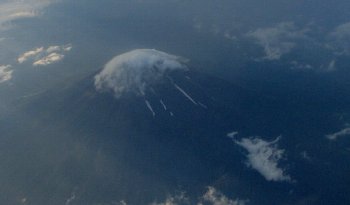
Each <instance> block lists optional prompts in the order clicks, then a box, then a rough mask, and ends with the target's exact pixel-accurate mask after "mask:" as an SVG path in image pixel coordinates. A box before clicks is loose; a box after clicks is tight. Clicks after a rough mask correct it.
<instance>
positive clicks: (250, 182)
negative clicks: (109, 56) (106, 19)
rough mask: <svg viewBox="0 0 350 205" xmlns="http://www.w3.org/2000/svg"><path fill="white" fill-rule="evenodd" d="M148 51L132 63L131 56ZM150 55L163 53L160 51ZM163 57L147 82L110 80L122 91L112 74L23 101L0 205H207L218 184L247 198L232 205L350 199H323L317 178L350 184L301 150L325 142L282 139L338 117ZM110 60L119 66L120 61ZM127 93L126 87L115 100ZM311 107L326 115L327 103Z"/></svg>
mask: <svg viewBox="0 0 350 205" xmlns="http://www.w3.org/2000/svg"><path fill="white" fill-rule="evenodd" d="M138 52H139V51H137V53H136V54H135V53H131V54H132V55H131V56H133V57H132V58H134V56H138V55H140V53H138ZM143 52H144V50H143V51H141V56H142V55H143V54H145V53H143ZM145 52H146V54H147V55H148V54H151V55H154V51H149V50H146V51H145ZM158 54H159V53H157V52H156V56H158ZM163 55H167V54H161V56H162V59H161V60H159V59H157V58H156V57H154V58H153V57H152V59H155V60H154V62H156V63H154V62H153V61H152V62H151V63H150V64H146V66H145V64H142V67H143V68H144V69H145V70H142V74H140V75H139V73H138V72H140V71H138V70H137V69H136V70H135V72H134V71H133V73H131V74H130V73H129V70H127V71H123V72H127V73H123V72H122V73H117V74H115V75H117V76H113V75H112V76H109V77H111V78H110V79H112V82H113V83H112V84H108V85H112V87H108V86H107V87H105V88H104V89H101V87H99V86H98V84H97V83H96V82H97V80H98V79H101V78H98V77H97V76H100V77H101V73H104V72H105V73H106V68H108V65H110V64H107V65H106V67H105V68H104V69H102V70H101V71H99V72H97V73H92V74H89V75H88V76H87V77H83V78H81V79H79V80H76V81H74V82H70V83H65V86H63V87H59V86H58V87H55V88H52V89H48V90H47V91H45V92H42V93H39V94H37V95H33V96H30V97H27V98H21V99H18V100H17V101H16V102H15V103H13V110H14V111H13V112H10V114H8V115H7V116H6V117H3V118H2V122H3V123H1V124H2V127H1V128H2V130H3V140H4V143H3V144H2V146H3V147H2V151H1V152H2V156H3V157H4V159H7V160H5V164H4V166H3V167H4V168H3V169H2V172H3V174H2V175H1V176H5V177H3V178H2V179H1V180H3V183H2V184H3V185H4V186H3V188H1V189H0V191H1V192H3V193H6V194H5V196H7V197H8V198H7V197H6V198H1V199H0V201H7V202H8V204H18V203H22V202H23V203H22V204H39V205H41V204H50V205H55V204H123V203H124V204H125V203H126V202H127V204H151V203H152V202H160V201H165V200H167V199H166V197H167V196H168V197H169V196H170V197H171V196H174V195H176V193H182V192H183V191H184V192H186V193H185V195H186V196H187V197H188V198H187V199H186V200H187V201H186V203H189V204H196V203H197V202H196V201H197V200H198V198H200V199H201V200H204V199H205V197H204V198H203V197H202V196H205V195H204V194H205V192H206V190H207V189H208V188H207V187H208V186H209V187H216V188H217V189H218V190H221V191H222V192H223V193H227V194H226V195H227V197H230V198H234V199H242V201H234V200H231V202H230V201H229V200H228V198H220V199H221V200H224V199H225V200H228V202H227V204H248V202H249V204H271V200H273V201H275V203H274V204H283V203H286V204H289V203H290V202H293V204H296V203H299V202H300V203H301V204H302V203H309V204H314V203H318V202H319V200H320V199H322V200H325V201H327V200H333V198H332V197H328V196H322V193H324V192H325V191H327V192H328V193H329V192H330V193H334V194H336V196H337V197H338V199H339V200H344V199H346V198H347V196H344V195H342V192H340V193H339V192H338V193H336V192H337V190H338V188H339V187H337V188H334V189H333V188H332V187H329V188H328V189H326V190H317V184H318V183H319V181H318V177H321V178H323V179H327V180H330V181H332V182H334V183H338V186H340V187H342V186H344V187H346V185H345V184H346V181H347V180H348V179H345V181H344V182H340V180H341V178H342V176H344V175H343V172H341V173H338V175H332V177H329V176H328V175H327V173H322V172H321V173H320V175H319V176H312V174H313V170H315V169H317V167H322V168H324V166H330V165H325V164H323V162H322V163H321V165H315V164H313V163H315V162H309V161H308V158H311V157H310V156H309V155H308V154H307V152H302V151H305V149H307V148H310V145H309V144H313V143H316V142H319V138H316V137H309V138H308V141H307V142H306V141H305V139H304V138H303V137H294V138H293V137H289V138H288V136H287V137H285V136H283V135H284V134H285V133H292V132H294V133H296V134H297V133H298V131H297V129H300V130H301V131H305V130H307V129H309V128H310V127H312V126H313V125H314V124H317V123H318V122H317V121H316V120H314V121H312V119H320V120H323V122H327V120H326V119H327V117H328V115H329V114H328V113H329V112H328V111H324V112H311V111H310V106H309V105H308V104H305V103H304V102H305V101H304V100H305V98H307V96H303V97H304V98H303V101H299V100H295V101H288V100H286V99H283V98H281V97H280V96H271V95H266V94H263V93H261V92H257V91H254V90H248V89H245V88H242V87H239V86H237V85H235V84H233V83H230V82H227V81H225V80H223V79H220V78H217V77H213V76H210V75H209V74H205V73H202V72H200V71H198V70H197V69H195V68H191V67H190V66H186V67H182V66H184V65H182V64H181V65H180V64H179V65H176V66H180V67H182V68H183V69H170V70H164V69H163V68H165V67H162V66H164V65H166V64H167V63H169V62H170V63H171V64H172V65H173V62H172V60H173V59H177V58H174V57H173V56H170V57H169V56H166V58H165V59H163V57H164V56H163ZM129 57H130V53H129V54H127V59H129ZM117 58H118V59H117V61H118V62H117V64H119V63H120V62H119V60H120V56H119V57H117ZM137 58H138V59H139V57H137ZM169 59H170V60H169ZM123 60H125V58H124V57H123ZM134 60H135V59H134ZM167 60H169V61H167ZM111 62H114V63H113V65H114V66H115V59H114V61H113V60H112V61H111ZM125 62H128V61H125ZM125 62H123V63H122V65H123V66H125ZM133 62H135V61H133ZM142 62H145V61H142ZM146 62H148V63H149V61H146ZM179 62H180V61H179ZM181 62H182V61H181ZM117 67H118V66H117ZM107 71H108V70H107ZM113 72H115V71H114V70H113ZM113 72H112V73H113ZM107 73H108V74H110V73H111V72H107ZM150 74H151V75H150ZM125 76H127V78H126V77H125ZM130 76H131V79H130ZM154 76H157V77H154ZM105 79H107V78H105ZM116 79H118V80H119V82H123V84H121V83H119V82H114V81H113V80H116ZM125 79H126V80H125ZM124 80H125V81H124ZM108 82H110V81H108ZM116 85H117V86H119V87H118V88H120V87H123V89H117V91H118V92H117V93H116V89H114V88H115V87H113V86H116ZM139 85H142V86H141V87H139ZM128 86H129V87H128ZM102 87H103V86H102ZM112 88H113V89H112ZM141 88H142V89H141ZM121 90H122V92H121ZM124 91H125V92H124ZM312 106H314V108H315V109H317V107H322V106H323V104H322V103H320V104H317V103H313V105H312ZM5 119H7V120H5ZM8 119H12V120H8ZM5 128H6V129H5ZM301 131H300V132H301ZM280 135H282V137H281V138H277V137H278V136H280ZM260 136H263V137H260ZM277 143H278V144H277ZM317 146H318V148H322V151H320V150H316V152H319V153H318V154H319V155H318V156H323V155H325V158H326V159H327V156H326V155H328V152H329V151H330V150H331V149H332V148H330V147H328V146H327V145H317ZM301 152H302V153H304V155H303V157H302V156H301V155H300V153H301ZM286 156H288V158H287V157H286ZM328 158H329V159H330V158H331V156H330V155H328ZM287 159H288V161H287ZM254 160H255V161H254ZM291 161H292V162H291ZM246 165H248V166H246ZM301 172H303V175H301V174H300V173H301ZM271 173H272V175H271ZM273 174H275V175H273ZM334 176H335V177H334ZM306 178H309V180H306ZM4 179H12V180H10V181H6V180H4ZM266 187H269V189H266ZM322 187H324V186H322ZM1 196H3V195H1ZM9 196H11V197H9ZM180 196H182V195H181V194H180ZM174 197H175V196H174ZM201 197H202V198H201ZM222 197H223V196H222ZM175 198H176V197H175ZM10 199H11V200H10ZM13 199H17V201H13ZM170 199H171V198H170ZM170 199H169V198H168V200H170ZM173 199H174V198H173ZM170 201H171V200H170ZM172 203H173V204H176V203H175V202H172ZM186 203H185V202H182V204H186ZM207 203H208V204H215V203H214V201H213V200H212V201H210V200H207V201H206V203H205V204H207ZM167 204H170V202H169V203H167ZM179 204H181V203H179Z"/></svg>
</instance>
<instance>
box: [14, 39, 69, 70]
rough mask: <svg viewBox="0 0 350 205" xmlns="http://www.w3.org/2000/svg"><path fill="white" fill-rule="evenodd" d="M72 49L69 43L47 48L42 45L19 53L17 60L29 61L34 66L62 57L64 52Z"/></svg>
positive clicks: (59, 59) (47, 63) (20, 61)
mask: <svg viewBox="0 0 350 205" xmlns="http://www.w3.org/2000/svg"><path fill="white" fill-rule="evenodd" d="M71 49H72V46H71V45H70V44H67V45H62V46H49V47H48V48H47V49H45V48H44V47H40V48H35V49H33V50H30V51H27V52H25V53H23V54H22V55H20V56H19V57H18V59H17V62H18V63H20V64H22V63H25V62H27V61H30V62H31V63H32V64H33V65H34V66H45V65H49V64H52V63H55V62H58V61H61V60H62V59H63V58H64V54H65V53H66V52H68V51H70V50H71Z"/></svg>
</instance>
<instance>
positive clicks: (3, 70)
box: [0, 65, 13, 83]
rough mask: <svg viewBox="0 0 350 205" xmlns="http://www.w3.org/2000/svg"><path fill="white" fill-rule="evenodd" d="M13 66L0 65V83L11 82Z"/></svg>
mask: <svg viewBox="0 0 350 205" xmlns="http://www.w3.org/2000/svg"><path fill="white" fill-rule="evenodd" d="M11 67H12V66H11V65H0V83H3V82H6V81H8V80H11V78H12V72H13V70H12V69H11Z"/></svg>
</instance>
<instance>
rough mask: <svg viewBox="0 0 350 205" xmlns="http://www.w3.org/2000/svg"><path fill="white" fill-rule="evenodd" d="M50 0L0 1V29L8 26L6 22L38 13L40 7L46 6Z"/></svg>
mask: <svg viewBox="0 0 350 205" xmlns="http://www.w3.org/2000/svg"><path fill="white" fill-rule="evenodd" d="M50 3H51V1H50V0H26V1H23V0H5V1H2V2H1V3H0V30H3V29H6V28H8V25H7V24H8V23H9V22H11V21H14V20H17V19H21V18H32V17H35V16H38V15H39V14H40V12H39V11H40V9H42V8H44V7H46V6H48V5H49V4H50Z"/></svg>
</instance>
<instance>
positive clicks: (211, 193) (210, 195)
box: [150, 186, 249, 205]
mask: <svg viewBox="0 0 350 205" xmlns="http://www.w3.org/2000/svg"><path fill="white" fill-rule="evenodd" d="M248 202H249V200H241V199H230V198H228V197H227V196H225V195H224V194H223V193H221V192H220V191H218V190H216V189H215V188H214V187H211V186H209V187H208V190H207V191H206V193H204V194H203V196H201V197H200V198H199V199H198V201H197V203H196V204H197V205H203V204H207V205H246V204H247V203H248ZM186 204H190V199H189V198H188V197H187V196H186V194H185V192H181V193H180V194H177V195H176V196H168V197H167V198H166V199H165V201H164V202H160V203H158V202H153V203H151V204H150V205H186Z"/></svg>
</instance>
